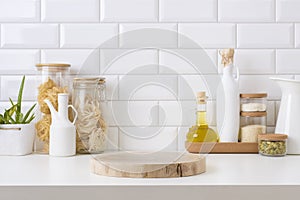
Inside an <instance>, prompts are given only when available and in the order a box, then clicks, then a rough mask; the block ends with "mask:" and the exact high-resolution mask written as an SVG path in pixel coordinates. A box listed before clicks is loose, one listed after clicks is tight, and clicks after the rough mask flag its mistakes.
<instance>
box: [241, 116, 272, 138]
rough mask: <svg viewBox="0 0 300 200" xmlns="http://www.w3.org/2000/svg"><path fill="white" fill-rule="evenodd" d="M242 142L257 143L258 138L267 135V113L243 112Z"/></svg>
mask: <svg viewBox="0 0 300 200" xmlns="http://www.w3.org/2000/svg"><path fill="white" fill-rule="evenodd" d="M240 124H241V128H240V141H241V142H257V136H258V134H261V133H266V130H267V112H241V119H240Z"/></svg>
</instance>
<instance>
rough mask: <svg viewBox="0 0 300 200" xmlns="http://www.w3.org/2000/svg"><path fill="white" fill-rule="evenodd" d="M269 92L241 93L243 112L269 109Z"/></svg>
mask: <svg viewBox="0 0 300 200" xmlns="http://www.w3.org/2000/svg"><path fill="white" fill-rule="evenodd" d="M266 97H267V94H266V93H257V94H240V98H241V111H242V112H265V111H266V110H267V99H266Z"/></svg>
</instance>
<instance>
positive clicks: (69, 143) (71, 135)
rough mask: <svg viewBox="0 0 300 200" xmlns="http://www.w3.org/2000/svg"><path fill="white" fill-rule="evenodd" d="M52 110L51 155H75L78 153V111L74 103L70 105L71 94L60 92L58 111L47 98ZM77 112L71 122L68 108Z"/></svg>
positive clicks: (46, 100)
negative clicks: (76, 122)
mask: <svg viewBox="0 0 300 200" xmlns="http://www.w3.org/2000/svg"><path fill="white" fill-rule="evenodd" d="M45 102H46V103H47V105H48V107H49V109H50V111H51V119H52V123H51V126H50V141H49V155H51V156H73V155H75V154H76V128H75V125H74V123H75V121H76V119H77V111H76V110H75V108H74V107H73V106H72V105H68V102H69V94H67V93H60V94H58V111H56V110H55V108H54V107H53V105H52V104H51V102H50V101H49V100H48V99H45ZM69 107H71V108H72V109H73V111H74V113H75V116H74V121H73V122H70V120H69V117H68V108H69Z"/></svg>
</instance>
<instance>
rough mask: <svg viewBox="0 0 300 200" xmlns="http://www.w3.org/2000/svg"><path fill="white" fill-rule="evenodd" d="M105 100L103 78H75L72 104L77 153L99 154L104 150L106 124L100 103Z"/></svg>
mask: <svg viewBox="0 0 300 200" xmlns="http://www.w3.org/2000/svg"><path fill="white" fill-rule="evenodd" d="M104 100H105V79H104V78H98V77H95V78H75V79H74V80H73V98H72V103H73V106H74V107H75V108H76V110H77V112H78V118H77V120H76V123H75V125H76V130H77V141H76V150H77V153H101V152H103V151H104V150H105V148H106V129H107V127H106V122H105V120H104V118H103V114H102V109H101V105H102V104H101V102H103V101H104Z"/></svg>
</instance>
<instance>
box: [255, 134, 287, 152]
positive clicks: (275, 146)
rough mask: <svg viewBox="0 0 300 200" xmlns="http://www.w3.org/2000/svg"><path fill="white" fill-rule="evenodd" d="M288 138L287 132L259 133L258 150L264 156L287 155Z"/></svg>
mask: <svg viewBox="0 0 300 200" xmlns="http://www.w3.org/2000/svg"><path fill="white" fill-rule="evenodd" d="M287 138H288V136H287V135H285V134H259V135H258V151H259V153H260V154H261V155H264V156H285V155H286V153H287Z"/></svg>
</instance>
